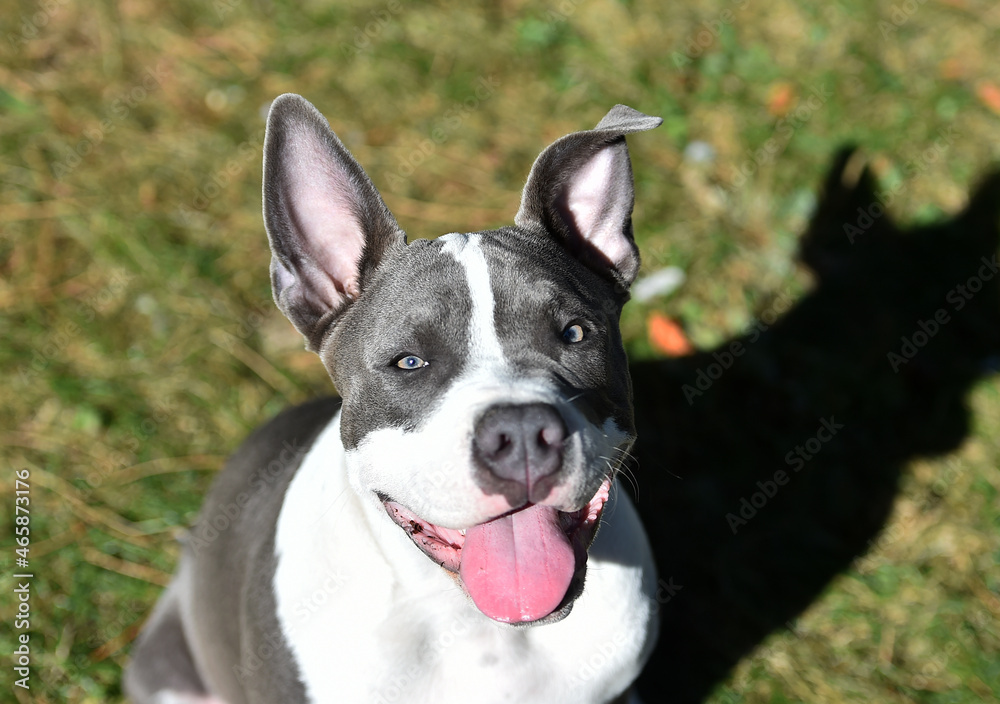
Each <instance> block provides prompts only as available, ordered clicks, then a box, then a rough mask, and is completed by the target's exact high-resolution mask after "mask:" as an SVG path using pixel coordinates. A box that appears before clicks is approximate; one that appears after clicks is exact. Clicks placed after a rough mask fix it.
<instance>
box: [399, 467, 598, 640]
mask: <svg viewBox="0 0 1000 704" xmlns="http://www.w3.org/2000/svg"><path fill="white" fill-rule="evenodd" d="M610 490H611V479H610V477H609V478H607V479H605V480H604V483H603V484H601V487H600V488H599V489H598V490H597V493H596V494H594V496H593V498H591V499H590V501H588V502H587V504H586V505H585V506H584V507H583V508H581V509H580V510H578V511H573V512H566V511H559V510H557V509H555V508H553V507H551V506H543V505H539V504H529V505H527V506H525V507H523V508H520V509H517V510H516V511H511V512H510V513H505V514H503V515H502V516H498V517H497V518H494V519H492V520H489V521H486V522H484V523H480V524H478V525H475V526H472V527H471V528H468V529H465V530H455V529H451V528H442V527H440V526H436V525H434V524H433V523H429V522H427V521H425V520H423V519H421V518H420V517H418V516H417V515H416V514H414V513H413V512H412V511H410V510H409V509H407V508H406V507H404V506H402V505H401V504H399V503H397V502H395V501H392V500H391V499H389V498H388V497H384V496H383V497H381V498H382V503H383V505H384V506H385V509H386V511H387V512H388V514H389V516H390V517H391V518H392V520H393V521H395V522H396V524H397V525H399V527H400V528H402V529H403V530H404V531H406V533H407V535H409V536H410V538H411V539H412V540H413V542H414V544H416V546H417V547H418V548H420V549H421V550H423V551H424V553H425V554H426V555H427V556H428V557H429V558H431V559H432V560H433V561H434V562H436V563H437V564H439V565H441V567H443V568H445V569H446V570H449V571H451V572H455V573H457V574H458V576H459V578H460V580H461V582H462V585H463V586H464V587H465V590H466V592H468V594H469V596H470V597H472V600H473V602H475V604H476V606H477V607H478V608H479V610H480V611H482V612H483V613H484V614H486V615H487V616H489V617H490V618H492V619H494V620H495V621H502V622H504V623H530V622H533V621H538V620H540V619H543V618H545V617H547V616H549V615H552V614H553V613H555V612H557V611H562V610H564V609H565V610H566V611H565V612H566V613H568V607H569V605H570V604H571V603H572V600H573V599H574V598H575V597H576V596H577V595H578V593H579V588H580V587H582V583H583V573H584V571H585V569H586V564H587V548H589V547H590V544H591V542H593V540H594V535H595V534H596V533H597V527H598V525H599V524H600V520H601V513H602V512H603V511H604V505H605V503H607V500H608V492H609V491H610Z"/></svg>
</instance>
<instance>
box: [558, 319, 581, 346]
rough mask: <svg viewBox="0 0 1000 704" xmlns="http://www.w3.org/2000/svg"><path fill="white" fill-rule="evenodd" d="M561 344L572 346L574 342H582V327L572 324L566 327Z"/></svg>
mask: <svg viewBox="0 0 1000 704" xmlns="http://www.w3.org/2000/svg"><path fill="white" fill-rule="evenodd" d="M562 339H563V342H568V343H570V344H573V343H575V342H580V341H581V340H583V326H582V325H578V324H574V325H570V326H569V327H567V328H566V329H565V330H563V332H562Z"/></svg>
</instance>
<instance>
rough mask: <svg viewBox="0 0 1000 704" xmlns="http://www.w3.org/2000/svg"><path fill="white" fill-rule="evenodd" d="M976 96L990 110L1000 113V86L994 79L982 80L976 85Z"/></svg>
mask: <svg viewBox="0 0 1000 704" xmlns="http://www.w3.org/2000/svg"><path fill="white" fill-rule="evenodd" d="M976 97H978V98H979V100H980V102H981V103H982V104H983V105H985V106H986V107H988V108H989V109H990V110H992V111H993V112H995V113H996V114H998V115H1000V87H998V86H997V84H996V83H993V82H992V81H980V82H979V83H978V84H977V85H976Z"/></svg>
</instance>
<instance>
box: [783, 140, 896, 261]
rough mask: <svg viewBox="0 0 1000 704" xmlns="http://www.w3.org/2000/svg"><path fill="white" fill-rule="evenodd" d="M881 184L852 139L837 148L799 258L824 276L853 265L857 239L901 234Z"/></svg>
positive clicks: (870, 239)
mask: <svg viewBox="0 0 1000 704" xmlns="http://www.w3.org/2000/svg"><path fill="white" fill-rule="evenodd" d="M877 185H878V184H877V183H876V180H875V176H874V175H873V174H872V170H871V167H870V166H869V159H868V157H867V156H866V155H865V154H864V153H863V152H862V151H860V150H859V149H858V148H857V147H855V146H853V145H849V146H845V147H843V148H841V149H840V150H839V151H838V152H837V154H836V156H835V157H834V159H833V163H832V165H831V167H830V169H829V171H828V172H827V175H826V180H825V182H824V184H823V190H822V194H821V195H820V197H819V200H818V201H817V204H816V209H815V211H814V212H813V215H812V217H811V218H810V221H809V226H808V228H807V230H806V232H805V234H803V235H802V237H801V239H800V240H799V258H800V259H801V261H802V262H803V263H805V264H807V265H808V266H809V267H810V268H811V269H812V270H813V271H815V272H816V273H817V274H819V275H820V276H821V277H830V276H842V275H844V273H845V272H846V271H848V270H849V269H850V268H851V267H852V266H854V264H855V263H856V262H857V261H858V255H857V251H856V250H855V248H854V245H855V244H858V243H862V242H864V241H866V240H867V241H874V240H884V239H885V238H891V237H895V236H897V235H898V232H899V231H898V230H897V229H896V226H895V223H894V222H893V220H892V218H891V217H890V215H889V213H888V212H887V211H886V208H885V204H884V202H883V200H884V199H882V198H879V196H878V195H877V194H876V188H877Z"/></svg>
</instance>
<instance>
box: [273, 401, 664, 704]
mask: <svg viewBox="0 0 1000 704" xmlns="http://www.w3.org/2000/svg"><path fill="white" fill-rule="evenodd" d="M342 470H343V451H342V448H341V445H340V442H339V424H338V421H337V419H335V420H334V421H333V422H332V423H331V424H330V426H329V427H328V428H327V429H326V430H324V431H323V433H322V434H321V435H320V437H319V438H318V440H317V442H316V444H315V445H314V448H313V449H312V450H311V451H310V453H309V454H308V455H307V456H306V458H305V460H304V462H303V464H302V466H301V467H300V469H299V471H298V473H297V474H296V477H295V478H294V479H293V481H292V483H291V484H290V486H289V488H288V491H287V493H286V496H285V502H284V506H283V508H282V511H281V517H280V519H279V522H278V527H277V534H276V549H277V553H278V565H277V569H276V572H275V578H274V586H275V596H276V602H277V609H278V621H279V623H280V624H281V627H282V630H283V632H284V635H285V640H286V641H287V642H288V644H289V648H290V649H291V651H292V653H293V655H294V657H295V660H296V662H297V663H298V666H299V670H300V675H301V677H302V679H303V681H304V684H305V686H306V691H307V692H308V693H309V694H310V696H311V697H312V700H313V701H315V702H317V703H321V702H345V703H346V702H368V703H370V702H375V703H379V702H408V703H413V704H418V703H420V702H435V704H451V703H452V702H454V704H460V703H462V704H467V703H469V702H483V703H485V702H516V701H546V702H547V703H548V704H558V703H559V702H563V701H566V702H569V701H573V702H575V703H578V704H580V703H586V702H595V703H597V702H604V701H608V700H609V699H610V698H611V697H610V696H609V693H611V694H614V693H616V690H618V691H620V689H621V688H624V686H626V685H627V683H628V682H629V681H631V678H633V677H634V676H635V674H636V673H637V672H638V668H639V666H640V665H641V661H642V660H643V659H644V656H645V654H646V652H647V651H648V647H649V645H650V644H651V642H652V638H651V627H650V626H649V622H650V621H651V619H650V618H649V616H650V611H651V604H652V599H650V598H649V592H651V591H652V590H653V588H654V587H655V576H653V574H652V571H651V570H650V569H648V568H646V569H644V568H643V567H641V566H632V567H629V566H628V565H627V564H626V563H627V562H628V560H622V559H621V556H620V555H619V557H618V558H617V559H618V560H619V562H615V561H611V560H609V561H606V562H604V561H602V560H601V556H600V549H599V545H598V544H597V543H595V546H594V547H595V548H598V550H597V551H596V552H597V554H596V555H592V558H591V560H592V564H591V569H590V574H589V576H588V581H587V588H586V590H585V592H584V594H583V596H581V597H580V599H578V600H577V603H576V604H575V605H574V609H573V612H572V613H571V614H570V615H569V616H568V617H567V618H566V619H564V620H563V621H560V622H559V623H555V624H550V625H546V626H541V627H533V628H521V629H516V628H512V627H509V626H506V625H503V624H498V623H496V622H494V621H491V620H490V619H488V618H487V617H485V616H484V615H483V614H482V613H480V612H479V611H478V610H476V609H475V608H474V607H473V606H472V604H471V602H470V601H469V599H468V597H467V596H466V595H465V594H464V592H463V591H462V589H461V587H460V586H459V585H458V584H457V583H456V581H455V580H454V579H452V578H451V577H450V575H449V573H447V572H445V571H444V570H442V569H441V568H439V567H438V566H436V565H434V564H433V563H431V562H430V561H429V560H428V559H427V557H426V556H425V555H423V554H422V553H420V552H419V551H418V550H416V549H414V547H413V545H412V543H410V542H409V539H408V538H406V537H405V534H404V533H403V532H402V531H400V530H398V529H397V528H396V526H394V525H385V522H383V523H378V522H375V524H374V525H373V522H372V520H371V518H370V516H367V515H366V512H365V509H364V507H363V505H362V504H361V502H360V501H359V499H358V497H357V495H356V494H355V493H354V491H353V490H352V489H351V488H350V486H349V484H348V481H347V478H346V476H345V473H344V472H343V471H342ZM620 507H621V510H620V511H618V512H617V514H616V519H615V523H614V524H612V525H617V528H614V527H612V528H610V529H609V530H607V531H606V532H602V533H601V534H600V535H599V540H603V541H604V542H605V543H607V542H608V541H609V540H611V541H613V542H626V540H627V538H625V537H624V536H621V535H619V533H620V532H621V530H626V531H628V530H630V529H631V528H634V527H637V525H638V524H636V526H634V527H630V526H629V520H628V519H629V516H630V515H631V514H630V511H631V506H630V505H626V502H622V503H620ZM633 542H634V541H633ZM640 543H641V544H642V545H644V541H640ZM613 547H614V549H615V550H616V551H617V550H619V549H620V546H619V545H615V546H613ZM640 547H641V545H640ZM639 557H641V556H639ZM635 562H636V564H637V565H641V562H642V561H641V559H637V560H636V561H635Z"/></svg>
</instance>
